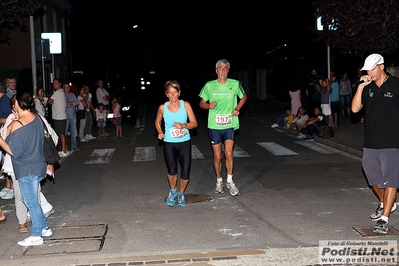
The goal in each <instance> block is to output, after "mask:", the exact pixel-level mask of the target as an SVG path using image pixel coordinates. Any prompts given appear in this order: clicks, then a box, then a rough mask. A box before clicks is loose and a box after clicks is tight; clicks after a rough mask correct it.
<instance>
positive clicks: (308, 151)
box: [0, 101, 398, 266]
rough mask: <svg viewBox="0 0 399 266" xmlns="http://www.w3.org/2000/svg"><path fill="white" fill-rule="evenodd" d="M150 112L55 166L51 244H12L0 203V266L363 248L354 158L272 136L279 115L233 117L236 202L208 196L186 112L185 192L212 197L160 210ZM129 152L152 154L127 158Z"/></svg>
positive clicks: (284, 134) (367, 206)
mask: <svg viewBox="0 0 399 266" xmlns="http://www.w3.org/2000/svg"><path fill="white" fill-rule="evenodd" d="M157 104H159V101H152V102H146V103H145V104H143V108H142V109H141V113H140V115H141V116H140V119H139V121H140V125H137V127H135V126H134V125H130V124H129V123H124V124H123V136H124V137H123V139H113V138H112V137H111V136H112V133H114V132H115V130H114V128H113V127H112V125H109V126H108V128H107V131H108V132H110V133H111V136H110V137H107V138H106V139H102V140H99V139H96V140H93V141H90V142H86V143H81V144H80V146H81V150H80V151H78V152H74V153H73V154H71V155H70V156H69V157H67V158H66V159H63V160H62V162H61V167H60V168H59V169H58V170H57V171H56V183H55V184H52V183H46V184H45V185H44V186H43V192H44V194H45V195H46V197H47V198H48V200H49V201H50V202H51V203H52V204H53V205H54V207H55V214H54V215H52V216H51V217H50V218H49V224H50V226H51V228H53V231H54V235H53V236H52V237H50V238H49V239H46V241H45V244H44V245H43V246H40V247H34V248H32V249H31V248H28V249H26V248H22V247H20V246H18V245H17V242H18V241H19V240H21V239H23V238H24V237H26V236H27V235H22V234H19V233H18V230H17V229H18V225H17V223H18V222H17V219H16V217H15V210H14V208H15V206H14V204H13V200H0V204H1V205H2V208H3V210H4V211H5V213H6V215H7V222H6V224H3V225H0V228H1V238H0V242H1V244H2V245H1V246H2V249H1V250H0V258H1V261H2V265H3V263H5V264H4V265H147V264H151V265H158V264H159V265H165V264H167V265H219V266H222V265H314V264H318V262H319V261H318V259H319V257H318V246H319V241H320V240H347V239H350V240H351V239H353V240H362V239H364V236H362V235H361V234H359V233H358V232H357V231H356V230H354V228H367V227H370V228H371V227H373V226H374V223H373V222H372V221H371V220H370V218H369V215H370V213H371V212H373V211H374V210H375V207H376V204H377V203H376V200H375V197H374V195H373V194H372V192H371V190H370V189H369V188H368V186H367V183H366V181H365V178H364V176H363V174H362V172H361V161H360V157H359V156H357V155H356V154H354V153H351V152H348V150H347V149H345V148H342V146H343V145H342V144H341V146H339V145H338V146H335V147H334V146H333V145H328V143H326V142H325V143H322V142H319V141H315V142H312V143H305V142H304V141H301V140H299V139H298V138H296V132H295V131H292V130H283V129H272V128H271V127H270V125H271V124H273V123H274V122H275V119H276V118H277V114H278V112H279V111H280V110H281V109H280V108H278V107H276V108H261V109H260V110H259V111H256V112H247V113H246V114H244V115H242V116H241V128H240V130H239V132H238V133H239V134H238V135H237V138H236V145H237V146H236V149H237V157H236V158H235V165H234V180H235V183H236V185H237V186H238V188H239V189H240V195H239V196H236V197H232V196H230V195H229V193H228V192H227V191H226V192H225V193H224V194H215V193H214V187H215V177H214V173H213V166H212V151H211V147H210V146H209V142H208V137H207V129H206V113H204V112H203V111H199V110H197V108H196V107H195V109H196V114H197V119H198V121H199V127H198V128H197V129H196V130H195V131H193V132H192V133H193V138H192V144H193V145H195V146H196V147H197V148H198V150H199V151H200V153H201V154H202V155H203V158H200V159H193V163H192V172H191V179H190V183H189V185H188V188H187V190H186V194H187V195H190V196H191V197H192V198H193V199H198V198H200V199H201V197H202V198H206V199H212V200H204V201H199V202H195V203H188V204H187V206H185V207H173V208H171V207H168V206H166V204H165V198H166V196H167V194H168V190H169V187H168V183H167V179H166V170H165V169H166V168H165V165H164V161H163V154H162V143H161V142H159V141H158V140H157V138H156V136H155V130H154V119H155V112H156V108H157ZM192 104H193V105H195V104H196V103H195V102H194V103H192ZM93 133H94V135H95V136H96V135H97V134H96V133H97V132H96V129H93ZM337 139H338V138H337ZM262 145H263V146H262ZM347 146H348V145H346V146H345V147H347ZM265 147H271V148H270V150H267V149H266V148H265ZM139 148H146V149H145V150H146V151H148V150H154V151H155V154H153V157H151V156H149V158H152V159H151V160H149V161H140V160H135V158H138V157H137V151H138V150H139ZM147 148H149V149H147ZM238 149H240V150H238ZM351 149H352V148H351ZM276 151H278V152H280V153H281V152H283V154H278V152H277V153H276ZM284 152H288V155H287V153H284ZM140 158H142V157H140ZM397 216H398V214H396V213H394V214H393V215H392V218H391V220H392V224H391V225H392V226H398V223H397V220H398V219H397ZM30 226H31V225H30V223H28V227H29V228H30ZM372 239H384V240H386V239H389V240H397V239H398V236H397V235H393V236H377V237H375V236H374V237H373V238H372ZM112 263H114V264H112ZM129 263H130V264H129Z"/></svg>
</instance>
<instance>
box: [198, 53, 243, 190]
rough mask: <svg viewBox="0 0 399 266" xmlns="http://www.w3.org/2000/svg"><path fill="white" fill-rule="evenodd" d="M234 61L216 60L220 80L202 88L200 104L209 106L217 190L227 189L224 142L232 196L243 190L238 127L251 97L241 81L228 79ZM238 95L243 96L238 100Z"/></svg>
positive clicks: (205, 107)
mask: <svg viewBox="0 0 399 266" xmlns="http://www.w3.org/2000/svg"><path fill="white" fill-rule="evenodd" d="M229 70H230V62H229V61H227V60H226V59H220V60H219V61H217V62H216V74H217V76H218V78H217V80H211V81H208V82H207V83H206V84H205V86H204V87H203V88H202V90H201V92H200V94H199V96H200V97H201V101H200V107H201V108H203V109H209V112H208V130H209V139H210V141H211V144H212V151H213V168H214V170H215V174H216V188H215V193H223V179H222V143H224V154H225V158H226V162H225V163H226V171H227V180H226V187H227V189H229V190H230V194H231V195H232V196H236V195H238V193H239V190H238V188H237V187H236V185H235V184H234V182H233V165H234V161H233V148H234V131H235V130H236V129H238V128H239V127H240V123H239V119H238V116H239V114H240V110H241V108H242V107H243V105H244V104H245V102H246V100H247V95H246V93H245V91H244V89H243V88H242V86H241V84H240V82H239V81H238V80H235V79H227V75H228V74H229ZM237 98H240V100H239V102H238V104H237Z"/></svg>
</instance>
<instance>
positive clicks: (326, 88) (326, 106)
mask: <svg viewBox="0 0 399 266" xmlns="http://www.w3.org/2000/svg"><path fill="white" fill-rule="evenodd" d="M320 83H321V84H320V85H321V86H320V94H321V98H320V108H321V112H322V113H323V115H324V116H325V117H326V122H327V124H328V125H331V124H332V120H331V105H330V95H331V81H330V80H329V79H328V78H325V79H323V80H322V81H321V82H320Z"/></svg>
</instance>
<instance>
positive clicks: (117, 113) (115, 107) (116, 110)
mask: <svg viewBox="0 0 399 266" xmlns="http://www.w3.org/2000/svg"><path fill="white" fill-rule="evenodd" d="M121 108H122V106H121V98H120V97H115V98H114V99H113V100H112V111H113V114H114V117H113V119H112V123H113V124H114V125H115V127H116V133H115V138H116V139H119V138H122V126H121V124H122V114H121Z"/></svg>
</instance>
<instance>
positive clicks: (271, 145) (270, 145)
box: [257, 142, 298, 156]
mask: <svg viewBox="0 0 399 266" xmlns="http://www.w3.org/2000/svg"><path fill="white" fill-rule="evenodd" d="M257 144H258V145H260V146H261V147H262V148H264V149H266V150H268V151H269V152H270V153H272V154H273V155H277V156H281V155H298V153H296V152H294V151H292V150H289V149H287V148H285V147H283V146H281V145H279V144H277V143H275V142H257Z"/></svg>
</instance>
